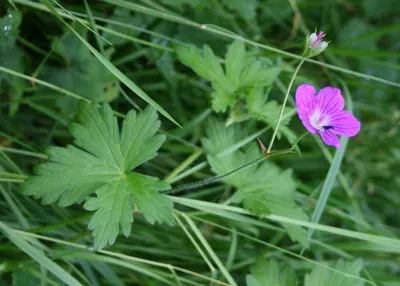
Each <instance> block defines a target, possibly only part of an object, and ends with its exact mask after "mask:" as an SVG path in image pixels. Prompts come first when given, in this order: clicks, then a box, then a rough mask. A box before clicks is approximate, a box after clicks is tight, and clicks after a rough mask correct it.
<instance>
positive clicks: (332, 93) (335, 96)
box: [316, 87, 344, 115]
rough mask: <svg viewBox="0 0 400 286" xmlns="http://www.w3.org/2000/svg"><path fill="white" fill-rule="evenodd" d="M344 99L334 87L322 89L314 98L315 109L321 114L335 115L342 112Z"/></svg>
mask: <svg viewBox="0 0 400 286" xmlns="http://www.w3.org/2000/svg"><path fill="white" fill-rule="evenodd" d="M343 107H344V99H343V96H342V94H341V92H340V89H338V88H334V87H324V88H323V89H321V90H320V91H319V92H318V95H317V98H316V108H318V109H319V110H320V113H321V114H326V115H328V114H330V115H333V114H336V113H337V112H340V111H342V110H343Z"/></svg>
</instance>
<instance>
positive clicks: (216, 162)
mask: <svg viewBox="0 0 400 286" xmlns="http://www.w3.org/2000/svg"><path fill="white" fill-rule="evenodd" d="M243 133H244V132H243V131H242V130H241V129H240V127H239V126H235V127H225V126H224V125H223V124H222V123H221V122H218V121H216V120H213V121H210V122H209V124H208V130H207V138H205V139H203V140H202V143H203V147H204V149H205V150H206V152H207V153H208V156H207V159H208V162H209V163H210V166H211V168H212V170H213V171H214V173H216V174H217V175H222V174H225V173H228V172H230V171H232V170H233V169H236V168H238V167H240V166H242V165H245V164H246V163H249V162H251V161H253V160H254V159H256V158H258V157H260V155H261V154H260V151H259V149H258V147H257V146H256V145H255V144H253V145H252V146H250V147H249V148H247V149H246V150H239V151H236V152H235V153H230V154H229V155H226V156H224V157H218V156H217V155H216V154H218V153H219V152H221V151H223V150H225V149H226V148H228V147H230V146H232V145H233V144H234V143H236V142H237V141H239V140H240V139H242V138H243V137H245V136H243ZM225 181H226V182H227V183H228V184H230V185H233V186H235V187H236V188H237V192H236V193H235V195H234V196H233V198H232V201H233V202H236V203H243V206H244V208H245V209H247V210H248V211H250V212H251V213H253V214H255V215H258V216H260V217H262V216H264V215H268V214H271V213H272V214H276V215H282V216H286V217H291V218H296V219H299V220H305V221H307V220H308V216H307V214H306V213H305V212H303V210H302V209H301V208H300V207H298V206H297V205H296V203H295V201H294V199H293V195H294V191H295V189H296V183H295V181H294V180H293V177H292V172H291V170H285V171H281V170H280V169H279V168H278V167H277V166H276V165H274V164H273V163H271V162H269V161H264V162H262V163H260V164H258V165H253V166H251V167H249V168H247V169H245V170H242V171H240V172H237V173H235V174H233V175H232V176H229V177H227V178H226V179H225ZM283 226H284V227H285V228H286V230H287V232H288V234H289V236H290V237H291V238H292V239H293V240H296V241H298V242H300V243H301V244H302V245H304V246H308V241H307V232H306V230H305V229H304V228H302V227H300V226H297V225H290V224H285V223H284V224H283Z"/></svg>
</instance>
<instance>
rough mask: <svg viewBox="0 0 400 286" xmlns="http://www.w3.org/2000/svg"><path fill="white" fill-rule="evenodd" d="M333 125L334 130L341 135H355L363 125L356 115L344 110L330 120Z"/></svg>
mask: <svg viewBox="0 0 400 286" xmlns="http://www.w3.org/2000/svg"><path fill="white" fill-rule="evenodd" d="M329 125H331V126H333V129H332V130H333V132H334V133H335V134H337V135H340V136H346V137H352V136H355V135H356V134H357V133H358V132H359V131H360V127H361V123H360V121H358V120H357V118H355V117H354V115H353V114H351V113H350V112H349V111H342V112H340V113H337V114H336V115H334V116H333V117H332V118H331V119H330V122H329Z"/></svg>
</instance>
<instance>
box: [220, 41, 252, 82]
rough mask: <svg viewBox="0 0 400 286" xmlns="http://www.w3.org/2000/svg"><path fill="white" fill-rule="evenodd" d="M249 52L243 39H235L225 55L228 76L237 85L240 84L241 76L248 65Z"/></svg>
mask: <svg viewBox="0 0 400 286" xmlns="http://www.w3.org/2000/svg"><path fill="white" fill-rule="evenodd" d="M246 60H247V54H246V48H245V46H244V43H243V41H234V42H233V43H232V44H230V45H229V48H228V52H227V53H226V55H225V69H226V76H227V77H228V78H229V80H230V81H231V82H233V83H234V84H235V85H238V84H239V80H240V76H241V73H242V71H243V69H244V68H245V66H246Z"/></svg>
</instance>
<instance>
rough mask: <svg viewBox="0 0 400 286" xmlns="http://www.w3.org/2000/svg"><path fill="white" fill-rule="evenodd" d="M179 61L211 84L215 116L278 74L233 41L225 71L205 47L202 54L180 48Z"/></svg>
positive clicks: (226, 59)
mask: <svg viewBox="0 0 400 286" xmlns="http://www.w3.org/2000/svg"><path fill="white" fill-rule="evenodd" d="M176 52H177V54H178V58H179V60H180V61H181V62H182V63H183V64H185V65H187V66H189V67H190V68H191V69H193V71H194V72H195V73H197V74H198V75H199V76H201V77H203V78H205V79H207V80H209V81H211V85H212V87H213V89H214V92H213V94H212V99H213V102H212V107H213V109H214V110H215V111H216V112H221V111H222V112H225V111H226V110H227V108H228V107H233V106H234V105H235V104H236V103H238V102H239V101H240V100H242V98H246V97H247V93H248V91H249V90H251V89H252V88H254V87H258V86H268V85H271V84H272V82H273V81H274V80H275V79H276V77H277V75H278V74H279V72H280V69H279V68H278V67H271V66H270V65H269V64H268V63H266V62H264V61H262V60H259V59H256V58H255V57H254V56H252V55H250V54H249V53H247V52H246V49H245V45H244V43H243V42H242V41H239V40H236V41H234V42H233V43H232V44H231V45H230V46H229V47H228V51H227V53H226V55H225V71H224V69H223V68H222V66H221V63H220V59H219V58H218V57H217V56H215V55H214V53H213V51H212V50H211V49H210V47H208V46H204V47H203V49H202V50H199V49H197V48H196V47H194V46H189V47H187V46H179V47H178V48H177V49H176Z"/></svg>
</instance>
